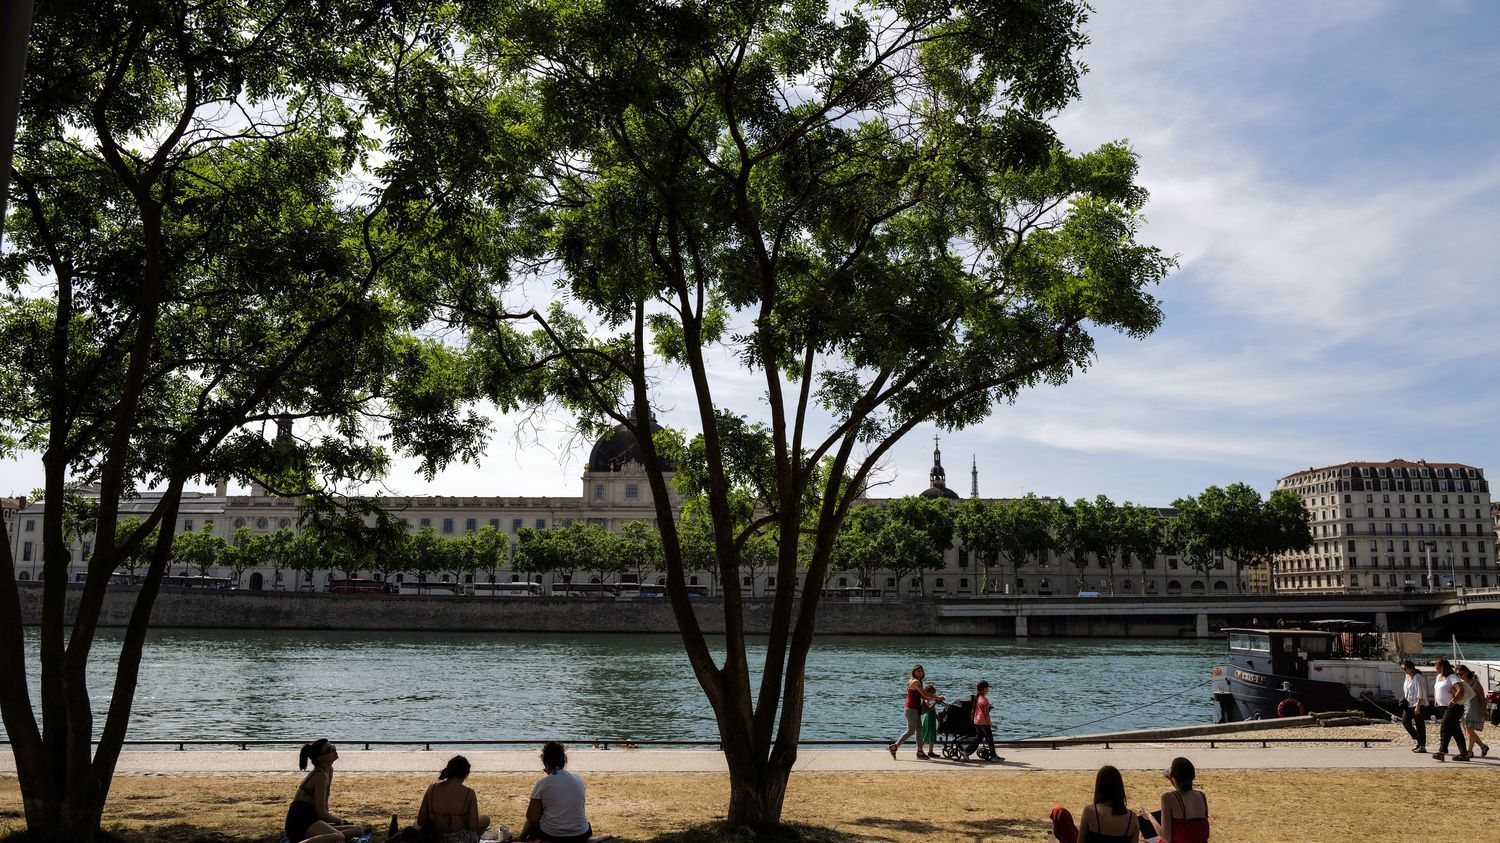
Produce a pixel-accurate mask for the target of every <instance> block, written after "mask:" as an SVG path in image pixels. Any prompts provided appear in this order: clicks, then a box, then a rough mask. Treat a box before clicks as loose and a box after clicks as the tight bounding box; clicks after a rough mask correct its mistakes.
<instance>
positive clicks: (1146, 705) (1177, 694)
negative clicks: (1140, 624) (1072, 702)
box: [1017, 679, 1214, 741]
mask: <svg viewBox="0 0 1500 843" xmlns="http://www.w3.org/2000/svg"><path fill="white" fill-rule="evenodd" d="M1213 681H1214V680H1212V679H1205V680H1203V681H1202V682H1199V683H1198V684H1196V685H1190V686H1188V687H1186V688H1183V689H1182V690H1181V691H1177V692H1175V693H1172V694H1168V695H1166V696H1165V697H1162V698H1161V699H1159V700H1152V701H1151V702H1148V703H1144V704H1142V705H1138V706H1136V707H1135V708H1127V709H1125V710H1124V711H1117V712H1115V713H1114V714H1111V715H1109V716H1108V717H1100V718H1099V719H1098V720H1090V721H1088V722H1087V723H1079V724H1077V725H1074V726H1068V727H1067V728H1065V729H1063V730H1062V731H1064V732H1071V731H1073V730H1074V729H1082V728H1083V727H1084V726H1092V725H1094V724H1095V723H1103V722H1104V721H1106V720H1113V719H1115V718H1116V717H1124V716H1125V715H1127V714H1134V713H1135V712H1137V711H1140V710H1141V709H1143V708H1150V707H1151V706H1153V705H1160V704H1161V703H1164V702H1166V701H1167V700H1170V699H1175V698H1177V697H1180V696H1182V695H1183V694H1186V693H1187V692H1189V691H1196V690H1198V689H1199V688H1202V687H1203V686H1204V685H1209V684H1212V683H1213ZM1054 736H1055V737H1067V736H1066V735H1058V734H1056V733H1055V732H1054V733H1053V734H1048V733H1046V732H1043V733H1041V734H1037V735H1029V736H1027V737H1024V738H1017V740H1022V741H1029V740H1035V739H1036V738H1050V737H1054Z"/></svg>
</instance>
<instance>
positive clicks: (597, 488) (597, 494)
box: [594, 483, 604, 501]
mask: <svg viewBox="0 0 1500 843" xmlns="http://www.w3.org/2000/svg"><path fill="white" fill-rule="evenodd" d="M594 500H596V501H602V500H604V484H603V483H595V484H594Z"/></svg>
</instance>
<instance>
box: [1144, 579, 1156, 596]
mask: <svg viewBox="0 0 1500 843" xmlns="http://www.w3.org/2000/svg"><path fill="white" fill-rule="evenodd" d="M1146 593H1147V594H1155V593H1156V580H1147V581H1146Z"/></svg>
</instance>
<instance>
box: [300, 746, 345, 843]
mask: <svg viewBox="0 0 1500 843" xmlns="http://www.w3.org/2000/svg"><path fill="white" fill-rule="evenodd" d="M337 760H339V750H338V747H336V746H334V745H333V742H332V741H330V740H328V739H327V738H318V739H317V740H315V741H313V742H312V743H307V744H303V745H302V751H301V753H299V754H298V756H297V766H298V767H299V768H301V769H303V770H306V769H307V765H308V763H309V762H311V763H312V765H313V769H312V772H310V773H308V774H307V778H304V779H303V780H302V784H300V785H298V786H297V794H296V795H295V796H293V797H292V804H291V805H290V806H288V808H287V809H286V828H285V829H284V831H285V832H286V839H287V840H289V841H291V843H345V841H348V840H353V839H354V838H356V837H358V836H360V835H361V834H363V833H365V829H364V827H363V826H357V825H350V824H348V823H346V822H344V821H343V820H342V819H339V818H338V817H335V816H334V815H333V814H331V813H329V812H328V794H329V792H330V791H331V790H332V788H333V762H335V761H337Z"/></svg>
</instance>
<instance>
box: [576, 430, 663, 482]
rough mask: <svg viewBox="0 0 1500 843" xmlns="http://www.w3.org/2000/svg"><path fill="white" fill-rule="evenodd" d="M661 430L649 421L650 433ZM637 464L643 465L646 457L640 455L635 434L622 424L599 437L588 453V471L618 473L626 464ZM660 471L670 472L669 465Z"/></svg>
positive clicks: (639, 446) (639, 447)
mask: <svg viewBox="0 0 1500 843" xmlns="http://www.w3.org/2000/svg"><path fill="white" fill-rule="evenodd" d="M658 430H661V425H659V424H657V423H656V420H655V419H652V420H651V432H652V433H655V432H656V431H658ZM632 462H633V463H639V464H641V465H645V463H646V456H645V454H642V453H641V445H640V443H639V442H637V441H635V434H634V433H631V432H630V430H629V429H628V428H626V427H625V425H623V424H617V425H615V429H614V430H611V431H610V432H609V433H606V434H604V435H603V436H601V437H599V441H598V442H595V443H594V449H593V450H592V451H589V471H619V470H620V469H621V468H623V467H624V466H625V464H626V463H632ZM662 469H663V470H665V471H672V470H673V468H672V464H671V463H663V464H662Z"/></svg>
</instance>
